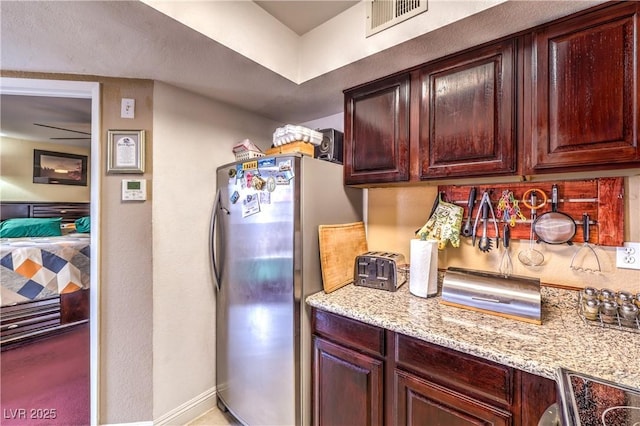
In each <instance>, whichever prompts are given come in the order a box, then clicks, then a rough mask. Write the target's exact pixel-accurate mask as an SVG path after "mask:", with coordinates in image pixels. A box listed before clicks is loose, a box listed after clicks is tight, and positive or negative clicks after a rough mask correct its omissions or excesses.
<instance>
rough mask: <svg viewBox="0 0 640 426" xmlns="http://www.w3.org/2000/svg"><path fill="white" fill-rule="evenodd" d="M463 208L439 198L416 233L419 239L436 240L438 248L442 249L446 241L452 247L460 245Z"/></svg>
mask: <svg viewBox="0 0 640 426" xmlns="http://www.w3.org/2000/svg"><path fill="white" fill-rule="evenodd" d="M463 211H464V209H463V208H462V207H460V206H456V205H455V204H451V203H447V202H446V201H442V200H440V201H439V202H438V205H437V207H436V208H435V210H434V211H433V214H432V215H431V217H430V218H429V220H427V223H425V225H424V226H423V227H422V228H420V230H419V231H418V232H416V235H417V236H418V237H420V239H421V240H438V250H444V248H445V247H446V245H447V241H451V245H452V246H453V247H460V229H461V228H462V213H463Z"/></svg>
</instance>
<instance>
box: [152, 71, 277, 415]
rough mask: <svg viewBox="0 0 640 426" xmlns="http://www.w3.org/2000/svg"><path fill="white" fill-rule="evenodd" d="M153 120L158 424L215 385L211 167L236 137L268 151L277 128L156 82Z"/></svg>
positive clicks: (228, 158)
mask: <svg viewBox="0 0 640 426" xmlns="http://www.w3.org/2000/svg"><path fill="white" fill-rule="evenodd" d="M153 121H154V122H153V129H154V133H155V137H154V151H153V166H154V182H153V277H154V278H153V418H154V420H158V418H159V417H160V418H162V417H163V416H166V415H167V414H168V413H169V414H171V413H170V412H171V411H172V410H175V409H176V408H177V407H180V406H181V405H182V404H185V403H189V402H192V401H193V400H195V399H197V397H198V396H200V395H202V394H205V395H206V394H207V392H208V391H211V390H212V389H213V387H214V386H215V294H214V291H213V280H212V278H211V272H210V266H209V257H208V256H209V246H208V243H209V236H208V232H209V221H210V215H211V210H212V204H213V200H214V196H215V192H216V177H215V176H216V168H217V167H218V166H221V165H223V164H226V163H229V162H232V161H235V160H234V155H233V153H232V151H231V148H232V147H233V145H235V144H236V143H238V142H239V141H241V140H243V139H247V138H248V139H251V140H252V141H253V142H254V143H256V144H257V145H258V146H260V147H261V148H262V149H263V150H265V149H267V148H268V147H269V145H270V143H271V140H272V135H273V131H274V130H275V129H276V128H277V127H279V126H280V125H281V124H280V123H276V122H273V121H270V120H266V119H264V118H260V117H257V116H255V115H252V114H250V113H247V112H246V111H242V110H238V109H236V108H233V107H230V106H228V105H224V104H221V103H217V102H214V101H211V100H210V99H206V98H203V97H201V96H198V95H195V94H192V93H189V92H186V91H184V90H181V89H177V88H175V87H173V86H169V85H167V84H163V83H159V82H156V84H155V90H154V110H153ZM209 402H214V401H213V400H211V401H209ZM204 405H205V406H206V404H204ZM198 408H204V407H198ZM190 414H195V413H193V412H192V413H190Z"/></svg>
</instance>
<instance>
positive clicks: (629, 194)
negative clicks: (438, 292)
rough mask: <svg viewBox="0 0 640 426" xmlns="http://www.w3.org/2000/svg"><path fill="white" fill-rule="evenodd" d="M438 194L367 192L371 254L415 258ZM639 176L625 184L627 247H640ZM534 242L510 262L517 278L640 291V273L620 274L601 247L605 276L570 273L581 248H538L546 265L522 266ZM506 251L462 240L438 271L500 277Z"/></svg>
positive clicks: (514, 250) (610, 251)
mask: <svg viewBox="0 0 640 426" xmlns="http://www.w3.org/2000/svg"><path fill="white" fill-rule="evenodd" d="M436 194H437V187H435V186H416V187H401V188H376V189H369V190H368V199H369V203H368V228H367V232H368V233H367V237H368V241H369V248H370V249H371V250H391V251H397V252H400V253H403V254H404V255H405V257H406V258H407V259H409V258H410V257H409V256H410V249H409V246H410V241H411V239H412V238H414V233H415V231H416V230H418V229H419V228H420V227H422V226H423V225H424V224H425V222H426V221H427V219H428V215H429V213H430V211H431V206H432V204H433V201H434V199H435V197H436ZM639 222H640V176H632V177H627V178H625V241H640V223H639ZM528 244H529V241H528V240H522V241H517V240H514V241H513V242H512V244H511V257H512V261H513V266H514V274H517V275H525V276H533V277H539V278H540V280H541V281H542V282H543V283H550V284H557V285H563V286H570V287H576V288H582V287H585V286H594V287H597V288H603V287H608V288H612V289H614V290H630V291H634V292H638V291H640V271H637V270H629V269H617V268H616V266H615V249H614V248H611V247H596V252H597V253H598V256H599V258H600V261H601V264H602V269H603V271H602V273H600V274H595V273H585V272H575V271H573V270H571V269H570V268H569V265H570V264H571V257H572V256H573V254H574V253H575V250H577V249H578V248H579V247H575V246H574V247H570V246H568V245H561V246H552V245H547V244H538V245H537V246H536V249H537V250H540V251H542V252H543V254H544V256H545V263H544V264H543V265H541V266H539V267H527V266H524V265H522V264H521V263H520V262H519V261H518V260H517V256H518V252H519V251H520V250H522V249H523V248H525V249H526V248H528ZM502 250H503V248H502V247H501V248H500V249H498V250H496V249H495V248H494V249H493V250H491V251H490V252H489V253H487V254H485V253H482V252H480V251H479V250H478V249H477V247H472V246H471V240H470V239H469V238H462V243H461V245H460V248H453V247H452V246H451V245H450V244H449V245H447V248H446V249H445V250H444V251H442V252H440V253H439V258H438V267H439V268H440V269H446V268H447V267H449V266H458V267H463V268H469V269H479V270H485V271H497V270H498V269H499V266H500V263H499V262H500V259H501V256H502V253H503V251H502Z"/></svg>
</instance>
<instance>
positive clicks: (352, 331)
mask: <svg viewBox="0 0 640 426" xmlns="http://www.w3.org/2000/svg"><path fill="white" fill-rule="evenodd" d="M313 332H314V333H315V334H317V335H320V336H324V337H326V338H328V339H330V340H333V341H334V342H337V343H340V344H341V345H343V346H347V347H350V348H353V349H358V350H361V351H365V352H368V353H371V354H374V355H380V356H384V330H383V329H381V328H378V327H375V326H372V325H369V324H365V323H363V322H360V321H356V320H353V319H350V318H345V317H342V316H339V315H335V314H332V313H329V312H325V311H320V310H316V309H314V310H313Z"/></svg>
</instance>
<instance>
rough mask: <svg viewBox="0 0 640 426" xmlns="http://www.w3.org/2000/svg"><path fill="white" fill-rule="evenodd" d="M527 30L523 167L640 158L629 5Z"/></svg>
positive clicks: (634, 15)
mask: <svg viewBox="0 0 640 426" xmlns="http://www.w3.org/2000/svg"><path fill="white" fill-rule="evenodd" d="M629 3H630V4H624V5H622V6H619V7H614V8H609V9H605V10H604V11H600V12H596V13H594V14H592V15H587V17H582V18H576V19H574V20H572V21H569V22H562V23H559V24H556V25H552V26H550V27H548V28H546V29H543V30H540V31H539V32H537V33H536V34H535V35H534V51H535V52H536V58H537V64H536V66H535V67H534V70H535V73H536V75H537V76H536V78H533V79H532V82H533V87H534V93H533V102H534V105H533V108H532V111H533V113H534V121H533V122H534V124H535V125H534V127H533V132H532V133H533V135H532V144H531V148H532V152H531V154H530V156H531V159H530V163H531V164H530V169H532V170H531V171H536V170H538V171H539V170H543V171H544V169H550V168H559V167H572V166H581V165H583V166H584V165H589V166H593V165H597V164H601V165H603V164H611V163H629V162H634V161H640V149H639V147H638V135H637V131H638V129H637V126H638V107H637V105H636V102H637V99H638V69H637V65H636V60H637V44H638V41H637V37H638V35H637V29H636V26H637V24H636V20H637V4H636V2H629Z"/></svg>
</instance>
